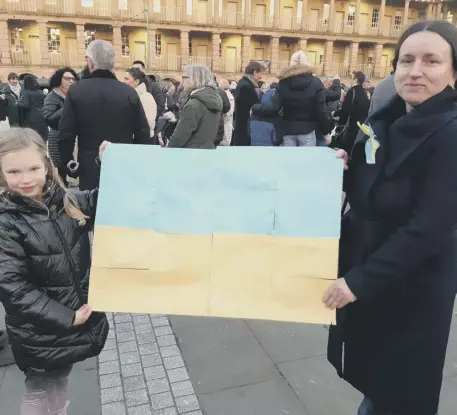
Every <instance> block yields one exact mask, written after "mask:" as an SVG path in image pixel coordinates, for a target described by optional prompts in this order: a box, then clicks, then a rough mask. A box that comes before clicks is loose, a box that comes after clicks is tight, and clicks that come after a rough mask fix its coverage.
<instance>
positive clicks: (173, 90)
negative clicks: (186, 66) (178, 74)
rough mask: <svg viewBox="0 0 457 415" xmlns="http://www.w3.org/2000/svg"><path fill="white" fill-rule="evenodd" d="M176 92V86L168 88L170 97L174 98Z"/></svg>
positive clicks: (172, 85)
mask: <svg viewBox="0 0 457 415" xmlns="http://www.w3.org/2000/svg"><path fill="white" fill-rule="evenodd" d="M175 92H176V87H175V86H174V84H171V85H170V87H169V88H168V92H167V93H168V95H170V96H172V95H173V94H174V93H175Z"/></svg>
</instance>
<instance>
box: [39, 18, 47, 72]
mask: <svg viewBox="0 0 457 415" xmlns="http://www.w3.org/2000/svg"><path fill="white" fill-rule="evenodd" d="M47 27H48V26H47V22H44V21H40V22H38V31H39V33H40V57H41V65H43V66H49V49H48V29H47Z"/></svg>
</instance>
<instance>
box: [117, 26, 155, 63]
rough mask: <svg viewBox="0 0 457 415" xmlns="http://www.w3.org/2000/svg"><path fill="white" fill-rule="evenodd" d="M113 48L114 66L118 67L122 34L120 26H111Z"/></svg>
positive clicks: (120, 57)
mask: <svg viewBox="0 0 457 415" xmlns="http://www.w3.org/2000/svg"><path fill="white" fill-rule="evenodd" d="M113 48H114V54H115V56H114V67H115V68H116V69H120V68H121V67H122V36H121V27H120V26H113ZM145 63H147V62H145Z"/></svg>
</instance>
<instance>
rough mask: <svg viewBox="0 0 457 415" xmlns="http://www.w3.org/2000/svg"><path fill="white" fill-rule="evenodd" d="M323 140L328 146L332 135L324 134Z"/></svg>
mask: <svg viewBox="0 0 457 415" xmlns="http://www.w3.org/2000/svg"><path fill="white" fill-rule="evenodd" d="M324 140H325V144H327V145H328V146H329V145H330V144H332V137H330V134H325V135H324Z"/></svg>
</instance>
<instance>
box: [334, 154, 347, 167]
mask: <svg viewBox="0 0 457 415" xmlns="http://www.w3.org/2000/svg"><path fill="white" fill-rule="evenodd" d="M336 158H337V159H343V161H344V170H347V169H348V159H349V156H348V153H346V151H344V150H337V151H336Z"/></svg>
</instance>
